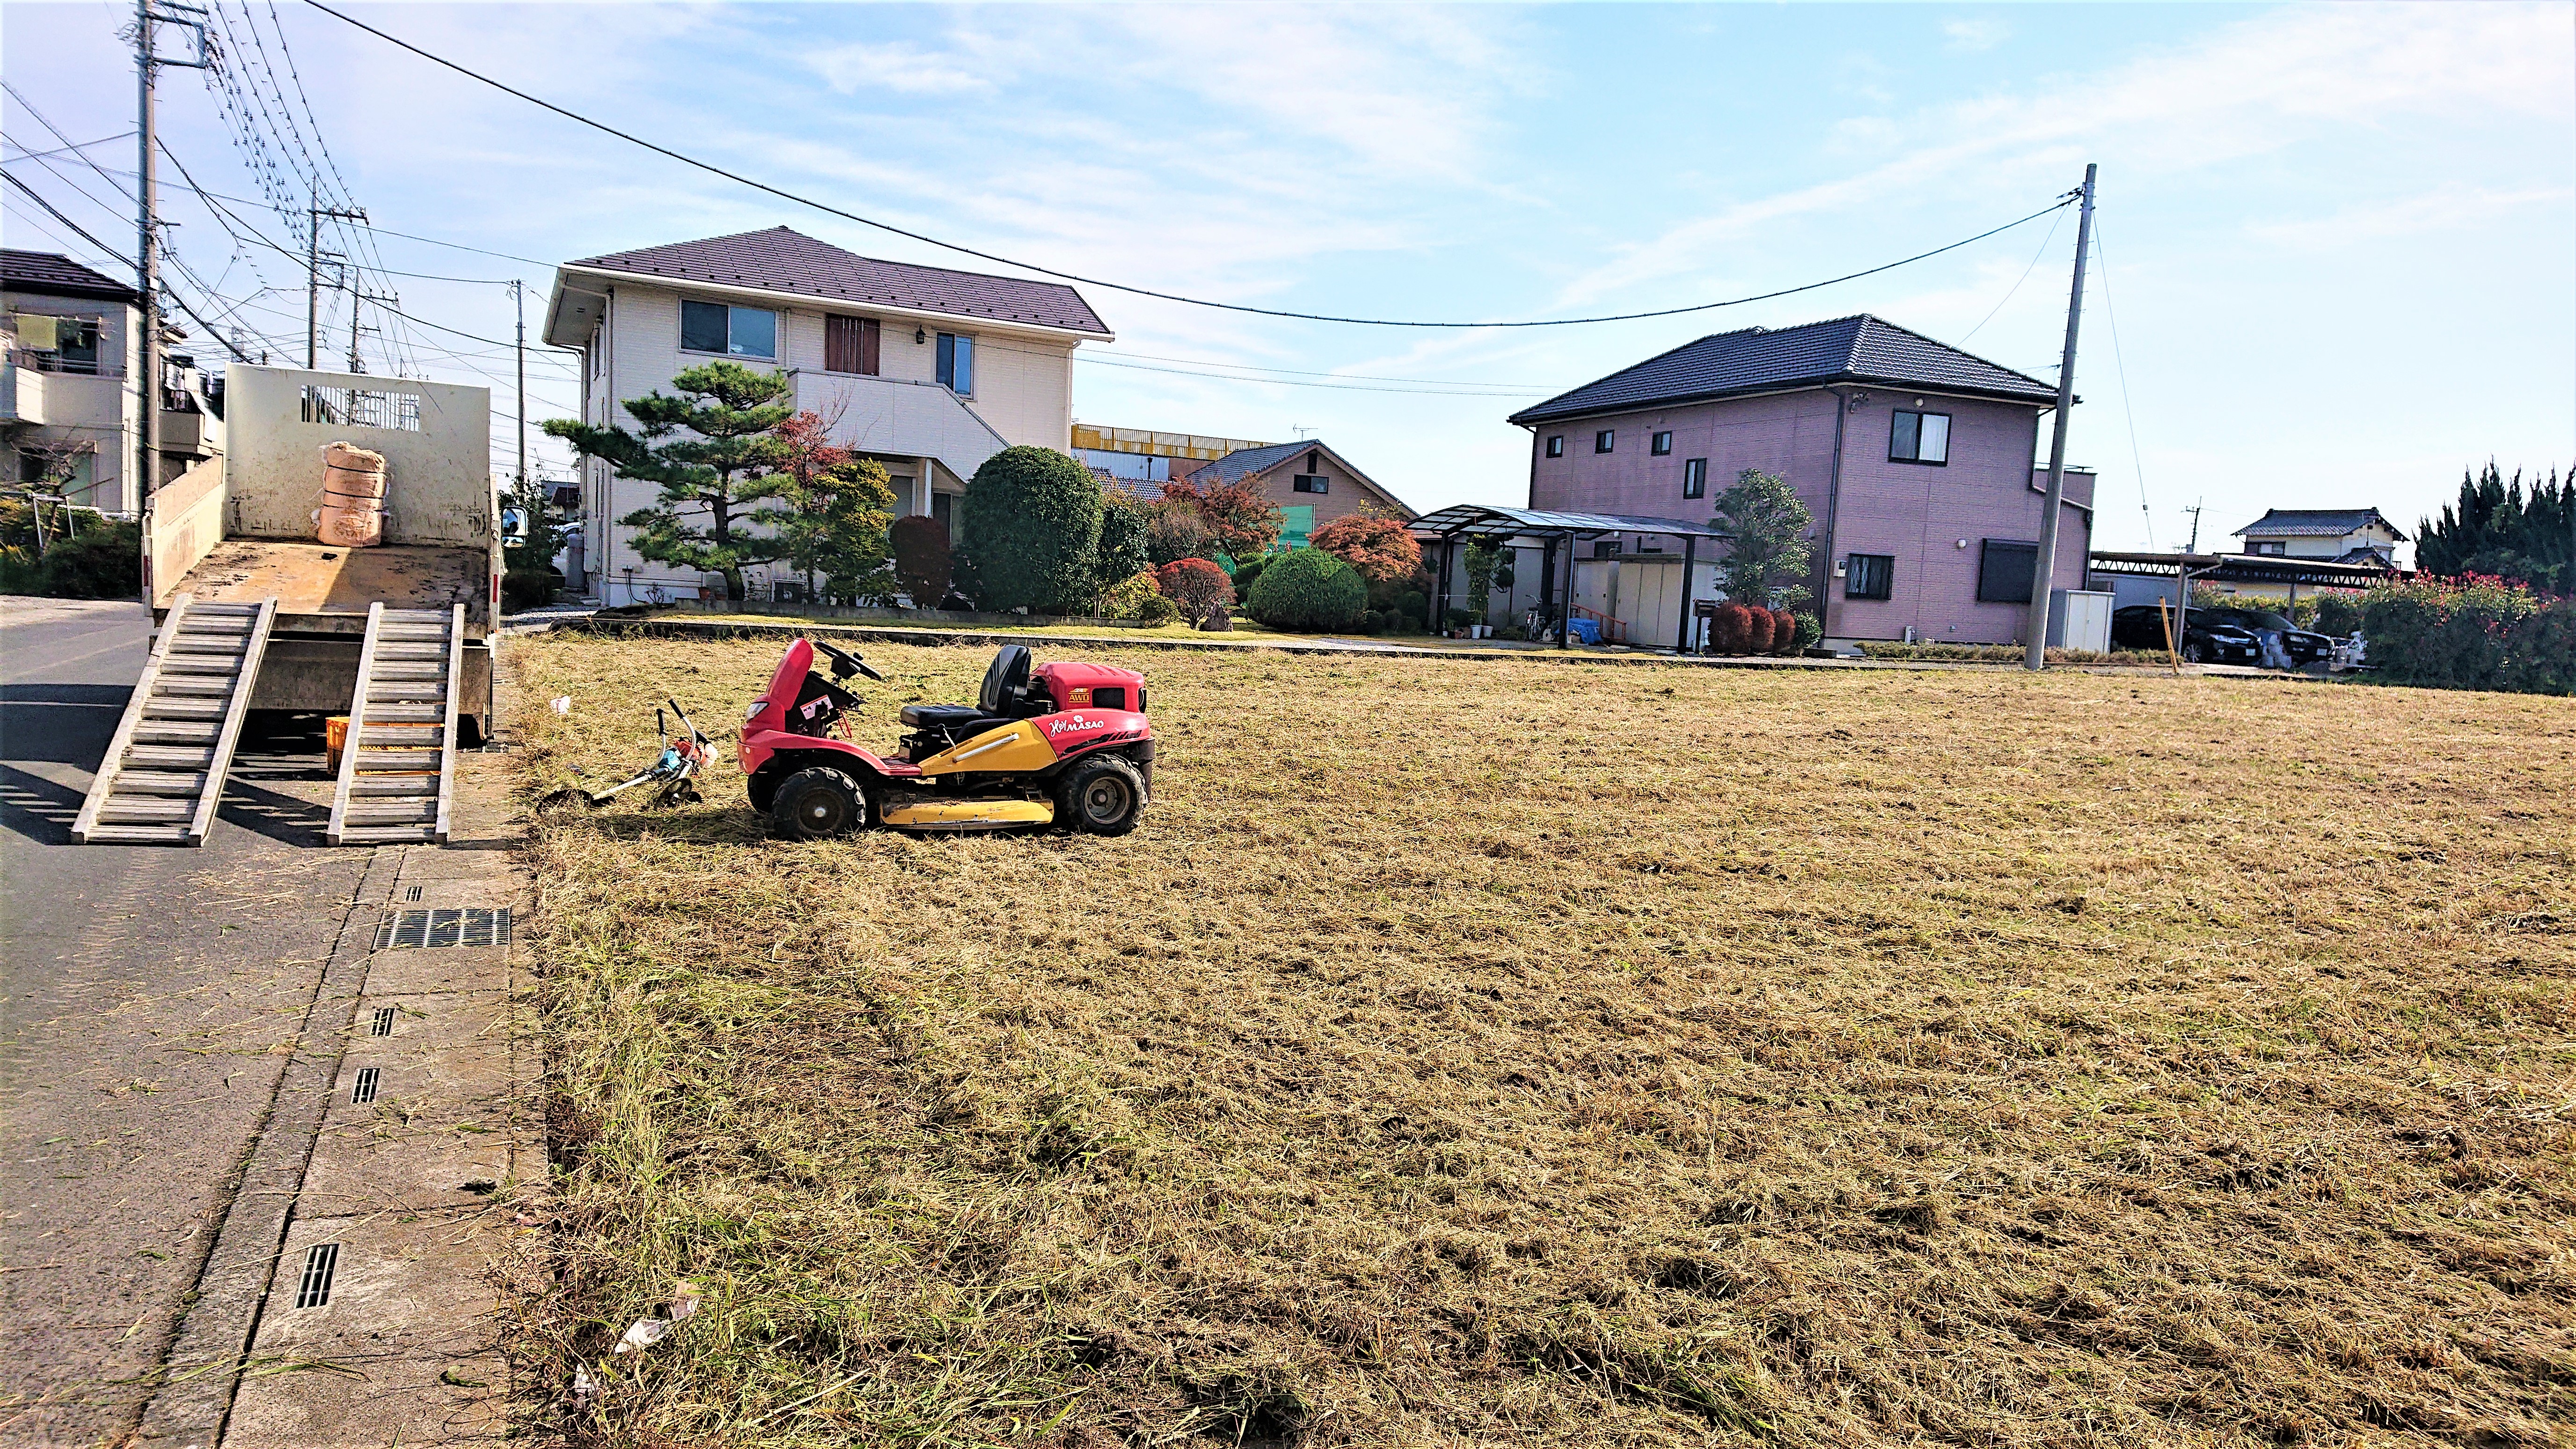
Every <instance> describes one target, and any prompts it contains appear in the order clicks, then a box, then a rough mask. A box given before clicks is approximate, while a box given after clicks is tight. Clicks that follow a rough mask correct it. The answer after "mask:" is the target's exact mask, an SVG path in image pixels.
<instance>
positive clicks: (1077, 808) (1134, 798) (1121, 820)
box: [1055, 755, 1145, 835]
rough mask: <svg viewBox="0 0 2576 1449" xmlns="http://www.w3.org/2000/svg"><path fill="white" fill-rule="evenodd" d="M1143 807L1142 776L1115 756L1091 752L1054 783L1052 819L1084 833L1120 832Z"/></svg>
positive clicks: (1130, 826)
mask: <svg viewBox="0 0 2576 1449" xmlns="http://www.w3.org/2000/svg"><path fill="white" fill-rule="evenodd" d="M1144 810H1145V777H1144V776H1142V775H1140V774H1138V773H1136V767H1135V766H1134V765H1131V764H1129V763H1127V762H1126V761H1125V760H1122V759H1120V758H1119V757H1118V756H1116V755H1094V756H1092V757H1091V758H1090V759H1087V760H1085V761H1083V762H1082V763H1081V764H1078V765H1076V766H1074V767H1073V768H1072V769H1070V770H1067V771H1066V772H1065V775H1064V780H1063V783H1061V784H1059V785H1057V786H1056V791H1055V819H1056V823H1057V824H1058V825H1064V826H1070V827H1072V828H1073V829H1075V830H1079V831H1082V832H1083V833H1085V834H1087V835H1124V834H1126V833H1127V832H1128V831H1130V830H1133V829H1135V828H1136V818H1137V817H1138V816H1139V815H1142V814H1143V813H1144Z"/></svg>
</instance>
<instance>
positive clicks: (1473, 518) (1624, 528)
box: [1413, 503, 1733, 649]
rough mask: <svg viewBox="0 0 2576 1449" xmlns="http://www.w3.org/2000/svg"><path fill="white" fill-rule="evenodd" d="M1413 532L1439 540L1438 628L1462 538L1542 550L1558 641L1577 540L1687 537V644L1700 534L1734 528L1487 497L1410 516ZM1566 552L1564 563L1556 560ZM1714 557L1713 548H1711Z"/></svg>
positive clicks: (1545, 593) (1547, 608)
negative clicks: (1494, 501)
mask: <svg viewBox="0 0 2576 1449" xmlns="http://www.w3.org/2000/svg"><path fill="white" fill-rule="evenodd" d="M1413 532H1414V535H1415V537H1416V538H1418V539H1420V540H1421V541H1422V542H1424V543H1425V544H1427V545H1431V546H1434V547H1437V548H1438V549H1439V551H1440V561H1439V565H1438V568H1437V570H1436V573H1437V575H1438V578H1439V586H1438V597H1437V598H1435V599H1434V600H1433V601H1432V606H1431V608H1432V613H1431V617H1432V620H1433V625H1434V627H1435V628H1436V627H1438V621H1439V620H1441V619H1443V618H1446V617H1447V616H1448V613H1449V578H1450V575H1451V574H1452V573H1454V572H1455V571H1456V567H1457V560H1458V546H1459V544H1460V543H1462V542H1464V543H1484V544H1507V545H1511V546H1514V547H1520V548H1528V547H1533V546H1535V547H1536V548H1537V549H1538V550H1539V600H1540V608H1541V610H1542V612H1543V617H1544V618H1545V619H1546V621H1547V625H1548V633H1549V635H1550V636H1551V637H1552V638H1553V639H1554V640H1555V641H1556V645H1557V647H1558V648H1560V649H1561V648H1564V647H1565V639H1566V615H1567V613H1568V607H1567V606H1568V605H1569V604H1571V603H1572V602H1573V596H1574V547H1575V545H1576V544H1578V543H1584V542H1589V541H1593V540H1598V539H1602V538H1616V537H1618V536H1619V535H1621V534H1630V533H1633V534H1641V535H1648V536H1655V535H1661V536H1664V537H1669V538H1678V539H1680V540H1681V541H1682V590H1681V595H1682V598H1681V619H1680V623H1679V626H1678V631H1677V632H1676V633H1675V634H1674V636H1673V637H1674V638H1675V639H1677V640H1681V641H1684V642H1685V643H1686V642H1687V641H1688V640H1689V639H1690V637H1691V603H1692V599H1691V592H1692V588H1691V585H1692V578H1693V574H1694V572H1695V570H1696V568H1697V565H1698V563H1699V544H1700V540H1701V539H1708V540H1710V541H1712V542H1725V541H1728V540H1730V539H1732V537H1733V535H1731V534H1727V533H1721V532H1719V531H1718V530H1716V529H1714V528H1711V527H1709V526H1708V525H1707V524H1704V523H1685V522H1683V521H1682V520H1681V519H1678V518H1644V517H1640V516H1638V515H1635V514H1628V513H1554V512H1544V511H1540V510H1536V509H1529V508H1498V507H1495V506H1493V505H1491V504H1485V503H1460V504H1456V505H1453V506H1451V507H1448V508H1443V509H1440V510H1438V511H1437V512H1433V513H1426V514H1424V515H1422V516H1421V517H1420V518H1417V519H1415V520H1413ZM1560 550H1561V551H1562V553H1563V554H1564V558H1565V567H1564V568H1563V569H1562V570H1560V569H1559V568H1558V567H1557V557H1558V554H1559V552H1560ZM1710 556H1711V557H1712V558H1714V557H1715V556H1716V555H1715V551H1714V550H1711V555H1710Z"/></svg>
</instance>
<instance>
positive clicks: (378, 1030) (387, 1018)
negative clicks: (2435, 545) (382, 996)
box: [367, 1006, 394, 1036]
mask: <svg viewBox="0 0 2576 1449" xmlns="http://www.w3.org/2000/svg"><path fill="white" fill-rule="evenodd" d="M393 1034H394V1009H393V1008H392V1007H390V1006H379V1007H377V1008H376V1024H375V1026H374V1027H373V1028H372V1029H370V1030H369V1031H368V1032H367V1035H369V1036H392V1035H393Z"/></svg>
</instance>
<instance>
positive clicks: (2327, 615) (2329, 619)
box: [2291, 589, 2362, 639]
mask: <svg viewBox="0 0 2576 1449" xmlns="http://www.w3.org/2000/svg"><path fill="white" fill-rule="evenodd" d="M2361 600H2362V595H2361V594H2360V593H2359V592H2357V591H2355V590H2352V589H2334V590H2331V591H2329V592H2327V593H2322V594H2319V595H2317V612H2316V623H2315V624H2314V625H2312V626H2311V627H2313V628H2314V629H2315V630H2316V631H2317V632H2318V633H2320V634H2330V635H2333V636H2334V637H2335V638H2337V639H2348V638H2351V637H2352V631H2353V630H2355V629H2358V628H2360V627H2361ZM2291 622H2292V623H2296V622H2298V621H2297V620H2296V619H2293V620H2291Z"/></svg>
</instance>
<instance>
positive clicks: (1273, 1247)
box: [514, 636, 2576, 1446]
mask: <svg viewBox="0 0 2576 1449" xmlns="http://www.w3.org/2000/svg"><path fill="white" fill-rule="evenodd" d="M781 647H782V646H780V645H779V644H778V643H777V642H775V641H743V642H703V643H702V642H681V641H652V640H604V639H590V638H580V637H574V636H547V637H540V638H536V639H532V640H529V641H526V642H525V643H523V644H519V645H516V646H514V654H515V656H516V664H517V668H518V670H519V671H520V674H521V678H522V681H523V683H524V686H525V687H524V690H523V695H524V697H525V698H528V699H530V700H533V701H539V702H542V701H544V700H546V699H548V698H551V697H553V696H557V695H568V696H570V697H571V698H572V700H573V702H574V703H573V710H572V713H571V714H570V716H568V717H563V718H558V717H556V716H555V715H553V714H552V713H551V712H550V711H547V710H545V709H544V708H543V706H542V703H540V704H539V707H538V709H537V710H536V711H535V712H534V713H532V714H531V715H530V716H528V718H527V719H526V720H525V721H524V722H523V724H522V729H523V731H524V736H523V737H524V739H525V740H526V742H527V743H526V747H525V748H524V749H523V750H522V752H521V756H520V758H521V759H522V761H523V762H524V766H525V770H526V776H525V780H524V782H523V784H524V788H525V789H526V790H527V791H529V792H531V793H534V792H538V791H542V790H546V789H551V788H554V787H555V786H557V785H559V784H562V783H565V782H567V781H568V780H569V779H570V778H571V776H570V775H569V770H570V769H571V768H572V767H574V766H579V767H581V768H582V769H584V770H585V771H587V778H588V780H589V781H591V782H593V783H594V784H595V783H598V782H603V781H609V780H615V779H621V778H623V777H624V776H625V774H626V773H627V772H629V771H630V770H631V769H633V768H634V767H635V766H636V765H638V764H640V763H641V762H642V761H643V760H644V759H646V758H648V757H649V755H650V752H651V750H652V748H654V745H653V742H652V741H650V739H649V730H650V719H651V707H652V705H653V704H654V703H655V702H656V701H658V700H659V699H660V698H661V697H662V696H663V695H664V694H666V693H667V694H677V695H678V696H679V698H680V700H681V702H682V703H684V704H686V705H688V706H690V707H691V709H692V712H693V713H694V714H695V715H696V716H697V717H698V718H699V719H700V720H702V721H715V720H723V719H727V718H731V717H738V714H739V711H740V710H741V708H742V707H743V706H744V705H745V704H747V703H748V702H749V701H750V700H751V698H752V697H753V695H754V694H755V693H756V692H757V691H758V690H759V689H760V687H761V686H762V685H763V684H764V683H765V682H766V680H767V677H768V675H769V672H770V670H771V668H772V666H773V665H774V664H775V662H776V660H777V658H778V655H779V653H780V650H781ZM867 653H868V657H869V659H870V660H871V662H873V663H875V664H877V665H878V666H880V667H881V668H884V669H886V670H887V672H888V673H889V674H890V675H891V676H892V679H891V681H890V682H889V683H887V684H884V685H875V686H869V687H868V689H867V704H866V707H865V710H864V712H863V714H862V716H861V718H860V720H859V721H858V725H857V730H858V737H859V738H860V739H861V740H862V741H863V742H873V743H878V744H891V742H892V741H893V739H894V736H895V734H896V726H895V722H894V715H895V711H896V710H897V708H899V707H900V706H901V705H902V704H903V703H905V702H906V701H908V700H914V699H922V700H953V699H967V698H971V697H972V694H973V690H974V688H975V685H976V682H977V681H978V680H979V679H980V677H981V675H982V672H983V669H984V667H985V664H986V662H987V659H988V655H987V654H986V653H985V652H984V651H980V650H966V649H928V648H907V647H898V646H888V645H872V646H870V647H869V648H868V650H867ZM1084 657H1093V658H1099V659H1102V660H1105V661H1108V662H1115V663H1120V664H1125V665H1128V666H1131V667H1135V668H1139V669H1142V670H1144V671H1146V672H1147V674H1148V675H1149V677H1150V680H1151V686H1150V687H1151V691H1152V700H1153V711H1154V717H1155V720H1156V725H1157V729H1158V732H1159V735H1160V738H1161V755H1160V759H1159V761H1158V763H1157V768H1156V775H1155V787H1156V798H1155V800H1154V802H1153V804H1152V807H1151V808H1150V810H1149V811H1148V812H1147V814H1146V817H1145V822H1144V824H1143V826H1142V828H1140V829H1139V830H1138V831H1137V832H1136V833H1135V834H1133V835H1130V836H1127V837H1124V838H1121V839H1096V838H1091V837H1082V836H1054V835H1034V836H1032V835H1022V836H1009V837H1003V836H967V837H962V838H956V839H924V838H915V837H908V836H900V835H892V834H870V835H865V836H861V837H858V838H855V839H850V840H845V841H837V842H830V843H824V844H810V845H807V844H788V843H784V842H780V841H776V840H772V839H770V838H769V837H768V833H767V829H766V822H765V821H764V820H762V819H760V818H758V817H755V816H754V815H753V814H752V813H751V811H750V810H749V809H748V807H747V806H745V805H744V804H743V803H742V801H741V794H740V778H739V775H738V773H737V772H736V770H735V769H734V767H733V766H732V765H731V763H730V761H728V762H727V763H726V764H725V765H723V766H721V767H720V768H719V769H718V771H717V772H716V774H715V776H714V778H713V779H712V780H710V781H709V782H708V797H709V798H708V801H707V803H706V804H705V805H704V806H702V807H697V808H693V809H689V810H684V811H680V812H677V813H672V814H647V813H643V812H640V811H637V810H634V809H632V808H631V807H620V808H618V809H615V810H612V811H610V812H607V813H604V814H601V815H597V816H593V817H589V818H584V819H578V820H574V821H570V822H567V823H563V824H560V825H547V826H542V827H540V829H539V831H538V834H537V836H536V838H535V841H534V843H533V847H532V848H533V850H534V852H535V855H536V861H537V866H538V870H539V881H540V885H539V892H540V894H539V901H538V912H537V920H536V922H535V924H534V929H535V934H536V941H537V951H538V953H539V956H540V959H541V961H542V970H543V973H544V974H543V979H542V991H543V994H544V1007H545V1021H546V1030H547V1033H548V1040H549V1052H550V1067H549V1078H548V1080H549V1085H550V1088H551V1091H552V1093H553V1105H552V1107H551V1110H550V1121H551V1123H552V1133H551V1136H552V1139H553V1140H552V1146H553V1150H554V1152H555V1154H556V1160H557V1181H556V1197H555V1202H554V1208H553V1212H554V1215H555V1222H556V1225H557V1232H556V1235H555V1241H556V1242H557V1244H558V1247H559V1265H560V1274H559V1278H558V1280H557V1282H556V1283H555V1285H554V1294H553V1296H552V1297H551V1298H550V1299H547V1300H544V1301H542V1302H541V1303H539V1304H538V1305H537V1307H538V1308H539V1310H540V1312H539V1314H538V1316H537V1320H536V1327H537V1331H536V1332H535V1333H533V1334H532V1335H531V1337H530V1339H529V1350H528V1351H529V1354H530V1356H531V1357H532V1358H533V1360H534V1363H533V1367H534V1368H535V1370H536V1377H537V1378H538V1379H539V1381H541V1382H543V1383H545V1384H547V1385H549V1386H550V1387H551V1389H552V1391H553V1392H554V1393H556V1394H559V1395H566V1397H567V1400H568V1401H571V1402H574V1403H575V1407H574V1408H573V1409H572V1410H571V1411H570V1412H571V1416H572V1417H571V1422H572V1425H573V1427H574V1429H575V1431H576V1432H577V1433H578V1434H579V1435H580V1436H582V1437H583V1439H584V1441H585V1442H596V1443H602V1444H637V1445H664V1444H683V1443H686V1444H724V1445H729V1446H733V1445H827V1444H829V1445H841V1444H854V1443H856V1444H941V1445H979V1444H993V1443H1031V1444H1047V1445H1077V1446H1105V1445H1113V1444H1122V1445H1139V1446H1142V1445H1147V1444H1165V1443H1189V1442H1202V1443H1237V1442H1240V1443H1246V1444H1250V1443H1275V1444H1286V1443H1297V1444H1314V1445H1324V1444H1368V1445H1443V1444H1445V1445H1467V1444H1523V1445H1540V1444H1547V1445H1557V1444H1573V1445H1705V1444H1754V1443H1778V1444H1796V1445H1818V1446H1823V1445H1896V1444H1918V1443H1946V1444H1992V1445H2043V1444H2044V1445H2103V1446H2109V1445H2131V1444H2176V1445H2204V1444H2205V1445H2251V1444H2279V1443H2303V1442H2304V1443H2322V1444H2398V1443H2420V1444H2520V1445H2552V1444H2555V1445H2567V1444H2570V1443H2571V1442H2576V1441H2571V1437H2570V1434H2571V1431H2570V1429H2569V1426H2570V1425H2571V1424H2576V1226H2571V1221H2576V1182H2571V1166H2576V1162H2571V1158H2572V1157H2576V1151H2572V1149H2576V906H2571V904H2570V903H2571V901H2576V865H2571V860H2570V851H2571V848H2576V792H2571V791H2570V789H2569V784H2570V782H2571V781H2576V707H2571V706H2570V705H2569V704H2568V703H2567V702H2565V701H2559V700H2548V699H2539V698H2521V697H2512V696H2500V695H2462V694H2444V693H2429V692H2423V693H2419V692H2414V691H2406V690H2395V689H2371V690H2359V689H2330V688H2315V687H2281V686H2278V685H2259V684H2246V683H2241V682H2230V681H2219V680H2206V679H2183V680H2170V679H2154V678H2143V679H2141V678H2111V677H2102V676H2089V675H2082V674H2050V675H2045V676H2022V675H2011V674H1964V673H1961V674H1944V673H1870V674H1804V673H1802V674H1794V675H1776V674H1769V673H1760V672H1735V671H1709V670H1701V669H1693V668H1687V667H1677V668H1660V669H1658V668H1635V667H1632V668H1623V669H1616V670H1611V669H1600V670H1590V669H1567V668H1565V667H1563V666H1561V665H1553V666H1552V665H1542V664H1535V663H1533V664H1528V665H1523V664H1518V663H1490V662H1486V663H1467V662H1461V661H1444V660H1440V659H1438V658H1421V659H1386V658H1373V657H1372V658H1350V659H1308V658H1290V657H1286V656H1282V655H1278V654H1274V653H1255V654H1249V655H1231V654H1172V653H1154V652H1146V651H1133V652H1119V651H1100V652H1097V653H1092V654H1087V655H1085V656H1084ZM729 711H731V712H733V713H732V714H730V715H729V714H728V712H729ZM683 1281H685V1282H687V1283H689V1284H691V1285H694V1289H693V1290H692V1291H694V1292H696V1293H698V1294H701V1295H702V1296H701V1297H700V1298H699V1299H698V1305H699V1306H698V1308H697V1311H696V1312H695V1313H694V1315H692V1316H690V1317H689V1318H688V1319H687V1320H686V1321H685V1322H684V1323H682V1324H680V1325H679V1326H678V1327H677V1328H676V1330H675V1331H674V1332H672V1333H671V1334H670V1335H669V1336H668V1338H667V1339H665V1340H664V1341H663V1342H662V1343H660V1344H659V1345H657V1346H655V1347H653V1348H650V1349H648V1350H646V1351H644V1352H642V1353H639V1354H630V1355H624V1356H612V1355H611V1354H610V1353H609V1347H610V1345H611V1343H612V1342H613V1341H614V1340H615V1339H616V1337H617V1336H618V1334H619V1333H621V1332H622V1331H624V1329H625V1327H626V1326H627V1324H628V1323H630V1322H632V1321H633V1320H634V1319H636V1318H639V1317H645V1316H650V1315H652V1314H653V1313H655V1312H657V1311H659V1305H661V1304H663V1303H665V1302H666V1301H667V1300H668V1299H669V1297H670V1295H671V1294H672V1293H673V1292H674V1285H675V1284H678V1283H681V1282H683ZM577 1363H578V1364H580V1365H583V1366H585V1368H586V1371H587V1373H588V1374H589V1375H591V1376H594V1377H595V1379H596V1381H597V1389H596V1391H595V1392H594V1393H591V1394H588V1395H582V1396H579V1397H578V1398H577V1399H576V1398H573V1397H572V1396H570V1395H569V1393H568V1389H567V1386H568V1385H570V1384H571V1383H572V1381H573V1378H574V1368H575V1365H576V1364H577Z"/></svg>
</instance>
